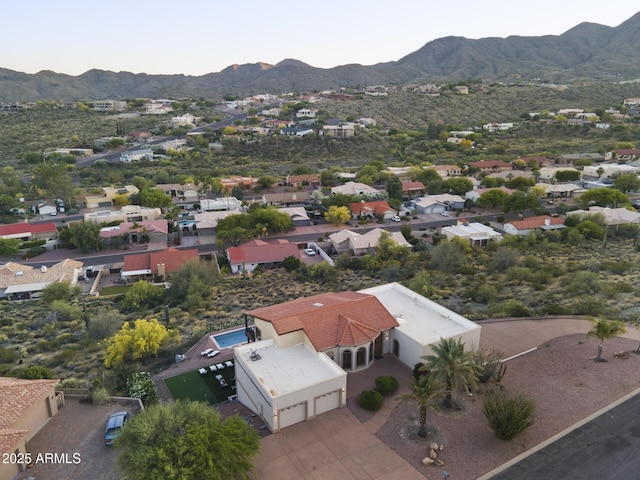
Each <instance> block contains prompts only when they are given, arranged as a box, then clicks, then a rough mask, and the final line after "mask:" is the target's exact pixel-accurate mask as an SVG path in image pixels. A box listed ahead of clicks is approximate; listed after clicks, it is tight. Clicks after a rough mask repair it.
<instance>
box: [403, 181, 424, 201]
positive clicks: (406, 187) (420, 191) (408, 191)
mask: <svg viewBox="0 0 640 480" xmlns="http://www.w3.org/2000/svg"><path fill="white" fill-rule="evenodd" d="M421 195H424V184H423V183H422V182H417V181H414V182H410V181H407V182H402V198H403V199H410V198H414V197H419V196H421Z"/></svg>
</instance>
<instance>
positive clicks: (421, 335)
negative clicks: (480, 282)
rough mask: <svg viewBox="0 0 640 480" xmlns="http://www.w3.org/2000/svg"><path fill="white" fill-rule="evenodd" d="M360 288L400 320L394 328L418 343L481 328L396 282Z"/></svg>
mask: <svg viewBox="0 0 640 480" xmlns="http://www.w3.org/2000/svg"><path fill="white" fill-rule="evenodd" d="M359 292H360V293H366V294H369V295H373V296H375V297H376V298H377V299H378V300H380V303H382V305H384V307H385V308H386V309H387V310H389V312H390V313H391V315H393V316H394V317H395V318H396V320H397V321H398V323H399V324H400V326H399V327H396V330H399V331H401V332H403V333H404V334H405V335H407V336H409V337H411V338H413V339H414V340H415V341H417V342H418V343H420V344H421V345H431V344H433V343H438V342H439V341H440V339H441V338H450V337H453V336H455V335H460V334H463V333H466V332H469V331H473V330H476V329H480V325H478V324H477V323H474V322H472V321H471V320H468V319H466V318H465V317H463V316H462V315H459V314H457V313H455V312H453V311H451V310H449V309H448V308H446V307H443V306H442V305H439V304H437V303H436V302H434V301H432V300H429V299H428V298H425V297H423V296H422V295H419V294H418V293H416V292H414V291H413V290H411V289H409V288H407V287H405V286H403V285H400V284H399V283H388V284H386V285H380V286H378V287H372V288H365V289H364V290H359Z"/></svg>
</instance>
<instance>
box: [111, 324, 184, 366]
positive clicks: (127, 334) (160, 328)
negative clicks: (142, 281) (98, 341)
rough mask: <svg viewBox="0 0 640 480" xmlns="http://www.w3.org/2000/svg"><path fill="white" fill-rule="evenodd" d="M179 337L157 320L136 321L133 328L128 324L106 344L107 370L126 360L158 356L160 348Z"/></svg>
mask: <svg viewBox="0 0 640 480" xmlns="http://www.w3.org/2000/svg"><path fill="white" fill-rule="evenodd" d="M177 336H178V332H177V331H175V330H169V329H167V327H165V326H164V325H161V324H160V323H158V321H157V320H156V319H152V320H144V319H139V320H136V321H135V322H134V326H133V328H131V326H130V324H129V322H126V323H125V324H124V325H122V328H121V329H120V331H119V332H118V333H116V334H115V335H114V336H113V337H111V338H110V339H108V340H107V341H106V342H105V345H106V347H107V354H106V355H105V358H104V364H105V366H106V367H107V368H111V367H114V366H116V365H119V364H121V363H122V362H124V361H125V360H129V359H133V360H137V359H139V358H143V357H145V356H147V355H157V354H158V351H159V350H160V348H162V347H163V346H165V345H167V344H168V343H169V342H171V341H172V340H173V339H176V338H177Z"/></svg>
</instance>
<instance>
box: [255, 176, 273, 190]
mask: <svg viewBox="0 0 640 480" xmlns="http://www.w3.org/2000/svg"><path fill="white" fill-rule="evenodd" d="M276 182H277V180H276V178H275V177H273V176H271V175H264V176H262V177H260V178H259V179H258V185H260V187H261V188H269V187H272V186H273V185H274V184H275V183H276Z"/></svg>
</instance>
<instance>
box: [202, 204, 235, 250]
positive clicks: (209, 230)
mask: <svg viewBox="0 0 640 480" xmlns="http://www.w3.org/2000/svg"><path fill="white" fill-rule="evenodd" d="M241 213H242V211H240V210H225V211H214V212H202V213H196V214H195V215H194V216H193V218H194V222H195V229H196V230H197V232H198V237H199V238H200V239H203V240H202V242H203V243H215V240H216V230H217V228H218V222H219V221H220V220H222V219H223V218H227V217H228V216H230V215H239V214H241ZM204 238H206V241H205V240H204Z"/></svg>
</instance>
